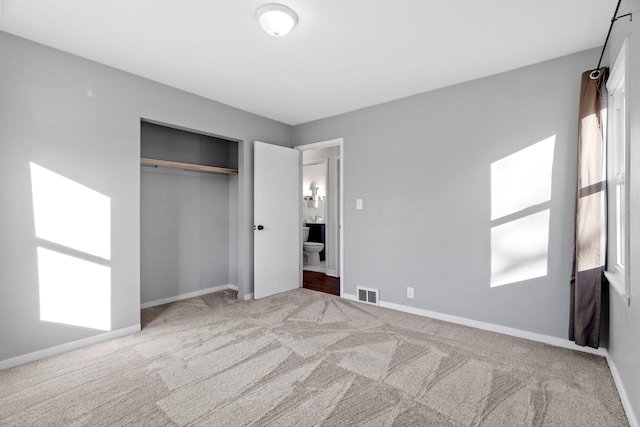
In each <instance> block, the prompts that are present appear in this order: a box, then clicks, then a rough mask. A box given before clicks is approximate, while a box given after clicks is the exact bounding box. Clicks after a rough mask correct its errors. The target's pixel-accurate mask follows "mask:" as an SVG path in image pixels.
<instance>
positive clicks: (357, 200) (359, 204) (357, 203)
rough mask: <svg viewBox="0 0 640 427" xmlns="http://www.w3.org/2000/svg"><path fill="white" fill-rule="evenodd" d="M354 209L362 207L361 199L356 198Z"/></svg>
mask: <svg viewBox="0 0 640 427" xmlns="http://www.w3.org/2000/svg"><path fill="white" fill-rule="evenodd" d="M356 209H358V210H360V209H362V199H356Z"/></svg>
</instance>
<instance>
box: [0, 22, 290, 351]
mask: <svg viewBox="0 0 640 427" xmlns="http://www.w3.org/2000/svg"><path fill="white" fill-rule="evenodd" d="M0 64H2V66H1V67H0V162H2V167H0V194H1V195H2V199H3V200H2V206H3V208H4V209H2V210H1V212H0V235H2V239H0V242H1V243H0V253H1V254H2V257H1V258H0V343H2V344H1V345H0V361H2V360H6V359H9V358H12V357H16V356H19V355H24V354H27V353H30V352H34V351H37V350H42V349H46V348H49V347H52V346H56V345H60V344H64V343H69V342H72V341H75V340H79V339H83V338H87V337H90V336H94V335H97V334H99V333H101V332H102V331H97V330H94V329H84V328H79V327H72V326H65V325H62V324H56V323H45V322H41V321H40V315H39V295H38V292H39V291H38V265H37V258H36V247H37V244H38V242H37V241H36V239H35V237H34V219H33V206H32V198H31V182H30V172H29V162H35V163H37V164H39V165H41V166H43V167H46V168H48V169H50V170H52V171H54V172H56V173H58V174H61V175H63V176H65V177H67V178H69V179H72V180H74V181H75V182H77V183H80V184H82V185H85V186H87V187H89V188H91V189H93V190H95V191H98V192H100V193H102V194H104V195H106V196H108V197H109V198H110V200H111V236H112V238H111V260H110V261H109V263H108V264H109V267H110V271H111V301H112V307H111V319H112V321H111V329H112V330H118V329H122V328H128V327H132V326H135V325H138V324H139V323H140V164H139V157H140V119H141V118H147V119H151V120H154V121H157V122H161V123H168V124H172V125H177V126H181V127H184V128H186V129H194V130H199V131H202V132H205V133H208V134H213V135H220V136H224V137H229V138H233V139H236V140H240V141H241V142H240V145H239V159H238V167H239V169H240V171H241V173H240V176H239V177H238V194H239V199H238V223H237V226H238V235H239V239H238V247H237V253H238V255H237V260H238V261H237V263H238V265H239V268H240V269H242V272H241V273H240V274H239V275H238V276H239V277H238V285H239V287H240V294H241V295H244V294H245V293H249V292H253V268H252V264H253V255H252V253H253V246H252V237H253V236H252V233H253V231H252V228H251V227H252V223H253V204H252V199H253V193H252V191H253V183H252V180H253V178H252V173H251V170H252V168H253V141H254V140H262V141H265V142H271V143H279V144H281V145H287V146H291V144H290V142H291V141H290V138H291V128H290V127H289V126H288V125H285V124H282V123H278V122H275V121H273V120H269V119H266V118H263V117H259V116H256V115H253V114H249V113H246V112H243V111H240V110H237V109H234V108H231V107H228V106H225V105H223V104H220V103H216V102H213V101H210V100H207V99H204V98H201V97H198V96H195V95H192V94H189V93H186V92H182V91H179V90H176V89H173V88H170V87H167V86H164V85H161V84H158V83H155V82H152V81H149V80H146V79H143V78H140V77H137V76H134V75H131V74H128V73H124V72H121V71H118V70H115V69H113V68H109V67H106V66H103V65H100V64H97V63H95V62H91V61H88V60H85V59H82V58H79V57H76V56H72V55H69V54H66V53H63V52H61V51H58V50H54V49H50V48H47V47H44V46H41V45H38V44H35V43H32V42H29V41H27V40H24V39H21V38H18V37H15V36H12V35H9V34H6V33H3V32H0Z"/></svg>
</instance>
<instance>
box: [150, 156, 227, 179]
mask: <svg viewBox="0 0 640 427" xmlns="http://www.w3.org/2000/svg"><path fill="white" fill-rule="evenodd" d="M140 163H142V164H145V165H153V166H168V167H170V168H180V169H189V170H196V171H200V172H211V173H226V174H229V175H232V174H236V173H238V171H237V170H236V169H228V168H219V167H216V166H205V165H195V164H192V163H181V162H171V161H169V160H157V159H147V158H145V157H141V158H140Z"/></svg>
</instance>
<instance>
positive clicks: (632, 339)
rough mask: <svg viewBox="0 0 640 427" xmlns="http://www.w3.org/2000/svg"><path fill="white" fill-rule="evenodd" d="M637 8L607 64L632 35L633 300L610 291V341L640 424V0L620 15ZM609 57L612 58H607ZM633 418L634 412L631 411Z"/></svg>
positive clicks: (619, 27) (622, 23)
mask: <svg viewBox="0 0 640 427" xmlns="http://www.w3.org/2000/svg"><path fill="white" fill-rule="evenodd" d="M631 11H633V18H634V19H633V21H631V22H630V21H629V19H628V18H622V19H620V20H619V21H618V22H617V23H616V25H615V26H614V30H613V33H612V35H611V40H610V41H609V45H608V46H607V54H606V55H605V60H604V65H610V66H612V65H613V63H614V62H615V60H616V57H617V56H618V52H619V50H620V46H621V45H622V42H623V40H624V38H626V37H629V59H630V61H629V68H628V72H627V74H626V79H627V80H626V88H627V96H628V106H629V110H630V112H629V118H630V136H631V140H630V145H631V150H630V164H631V165H630V170H629V171H628V176H629V182H630V191H631V194H630V197H631V204H630V216H629V227H628V228H627V229H628V230H630V232H631V236H630V237H631V238H630V252H629V254H630V257H631V259H630V266H629V269H628V271H627V274H629V275H630V278H631V303H630V305H629V306H627V304H626V303H625V302H624V301H623V299H622V298H620V296H619V295H618V293H617V292H616V291H615V289H613V288H610V290H609V309H610V313H609V319H610V321H609V324H610V331H609V343H608V351H609V356H610V358H611V362H612V365H613V366H612V369H614V370H616V371H617V372H618V373H619V374H620V380H621V383H622V386H623V387H624V389H625V390H626V393H627V396H628V399H629V403H630V404H631V405H632V411H633V412H634V414H635V420H636V424H637V423H640V418H639V417H640V279H639V278H640V151H638V147H640V107H639V106H640V79H639V76H640V20H639V19H637V17H638V16H640V0H633V1H631V0H623V1H622V3H621V6H620V12H619V14H625V13H629V12H631ZM607 59H608V61H607ZM628 415H629V416H630V417H631V415H630V414H628Z"/></svg>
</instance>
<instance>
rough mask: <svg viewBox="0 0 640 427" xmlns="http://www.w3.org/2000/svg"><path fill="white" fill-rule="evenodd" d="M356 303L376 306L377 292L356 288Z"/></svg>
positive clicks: (375, 290)
mask: <svg viewBox="0 0 640 427" xmlns="http://www.w3.org/2000/svg"><path fill="white" fill-rule="evenodd" d="M358 301H362V302H367V303H369V304H375V305H378V290H377V289H369V288H361V287H359V286H358Z"/></svg>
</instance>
